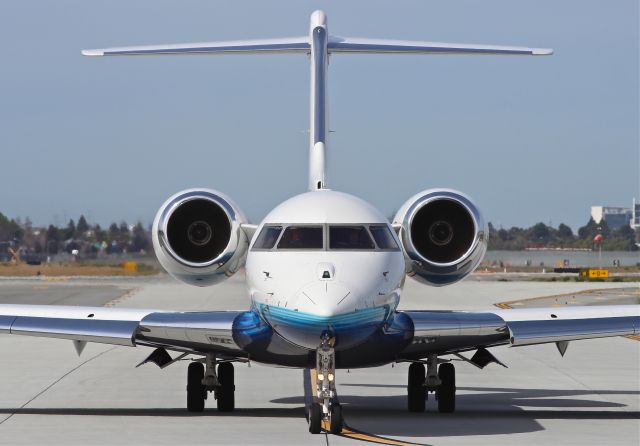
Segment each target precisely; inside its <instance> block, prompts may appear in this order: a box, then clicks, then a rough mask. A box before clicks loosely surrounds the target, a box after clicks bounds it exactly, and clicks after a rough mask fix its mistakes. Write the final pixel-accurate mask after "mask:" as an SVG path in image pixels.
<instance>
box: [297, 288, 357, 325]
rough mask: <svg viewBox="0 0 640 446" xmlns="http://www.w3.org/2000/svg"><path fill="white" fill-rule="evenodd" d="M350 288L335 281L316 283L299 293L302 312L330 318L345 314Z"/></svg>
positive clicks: (299, 306) (299, 304)
mask: <svg viewBox="0 0 640 446" xmlns="http://www.w3.org/2000/svg"><path fill="white" fill-rule="evenodd" d="M350 294H351V293H350V291H349V288H347V286H346V285H344V284H342V283H340V282H336V281H333V280H324V281H320V282H315V283H312V284H310V285H307V286H306V287H304V288H303V289H302V290H300V292H299V293H298V308H299V309H300V311H304V312H306V313H312V314H315V315H317V316H323V317H330V316H335V315H336V314H340V313H344V312H345V311H346V309H347V305H346V302H347V301H348V300H349V295H350Z"/></svg>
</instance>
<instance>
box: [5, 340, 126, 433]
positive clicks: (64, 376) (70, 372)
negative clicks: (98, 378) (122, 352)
mask: <svg viewBox="0 0 640 446" xmlns="http://www.w3.org/2000/svg"><path fill="white" fill-rule="evenodd" d="M116 348H117V346H113V347H111V348H110V349H108V350H104V351H102V352H100V353H98V354H96V355H93V356H92V357H91V358H89V359H87V360H86V361H84V362H81V363H80V364H78V365H77V366H75V367H74V368H72V369H71V370H69V371H67V372H66V373H65V374H63V375H62V376H61V377H59V378H58V379H56V380H55V381H53V382H52V383H51V384H49V385H48V386H47V387H45V388H44V389H42V390H41V391H40V392H38V393H36V394H35V395H34V396H33V397H31V399H30V400H29V401H27V402H26V403H24V404H23V405H22V406H20V407H19V408H17V409H16V410H15V411H14V412H12V413H10V414H9V415H8V416H7V417H5V418H4V419H3V420H0V426H1V425H2V424H3V423H4V422H5V421H7V420H9V419H10V418H11V417H13V416H14V415H16V414H17V413H19V412H20V411H21V410H22V409H24V408H25V407H27V405H28V404H30V403H31V402H33V401H35V400H36V399H37V398H38V397H40V396H41V395H42V394H44V393H45V392H46V391H47V390H49V389H50V388H52V387H53V386H55V385H56V384H58V383H59V382H60V381H62V380H63V379H64V378H66V377H67V376H69V375H71V374H72V373H73V372H75V371H76V370H78V369H79V368H80V367H82V366H83V365H85V364H87V363H88V362H90V361H93V360H94V359H97V358H99V357H100V356H102V355H105V354H107V353H109V352H111V351H113V350H115V349H116Z"/></svg>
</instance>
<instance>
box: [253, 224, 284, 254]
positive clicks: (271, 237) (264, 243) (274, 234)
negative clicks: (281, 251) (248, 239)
mask: <svg viewBox="0 0 640 446" xmlns="http://www.w3.org/2000/svg"><path fill="white" fill-rule="evenodd" d="M281 232H282V226H265V227H263V228H262V231H260V234H259V235H258V238H257V239H256V242H255V243H254V244H253V249H271V248H273V247H274V246H275V244H276V241H277V240H278V237H280V233H281Z"/></svg>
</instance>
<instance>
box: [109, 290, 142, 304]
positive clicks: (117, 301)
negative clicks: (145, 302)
mask: <svg viewBox="0 0 640 446" xmlns="http://www.w3.org/2000/svg"><path fill="white" fill-rule="evenodd" d="M141 289H142V288H141V287H135V288H130V289H128V290H127V291H125V293H124V294H123V295H122V296H120V297H116V298H115V299H112V300H110V301H109V302H107V303H105V304H104V305H103V307H115V306H116V305H118V304H120V303H122V302H123V301H125V300H127V299H130V298H132V297H133V296H135V295H136V294H137V293H138V292H139V291H140V290H141Z"/></svg>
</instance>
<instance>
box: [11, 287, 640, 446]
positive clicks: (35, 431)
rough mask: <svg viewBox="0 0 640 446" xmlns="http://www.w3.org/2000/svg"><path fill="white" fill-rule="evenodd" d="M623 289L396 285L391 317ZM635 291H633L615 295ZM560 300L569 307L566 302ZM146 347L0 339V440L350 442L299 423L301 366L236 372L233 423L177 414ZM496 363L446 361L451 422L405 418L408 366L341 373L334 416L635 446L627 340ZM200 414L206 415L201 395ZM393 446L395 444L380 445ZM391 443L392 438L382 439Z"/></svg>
mask: <svg viewBox="0 0 640 446" xmlns="http://www.w3.org/2000/svg"><path fill="white" fill-rule="evenodd" d="M621 285H622V284H607V283H604V284H603V283H598V284H588V283H558V282H495V281H485V280H480V281H478V280H474V279H470V280H467V281H464V282H462V283H460V284H456V285H453V286H450V287H446V288H428V287H422V286H420V285H418V284H417V283H415V282H413V281H408V282H407V287H406V290H405V294H404V296H403V300H402V303H401V309H473V310H477V309H490V308H495V307H493V305H494V304H495V303H498V302H504V301H513V300H519V299H525V298H531V297H536V296H545V295H558V294H564V293H574V292H578V291H582V290H586V289H596V288H616V287H621ZM629 285H631V286H632V288H635V289H637V285H638V284H626V286H625V288H627V289H628V288H629V287H630V286H629ZM0 302H3V303H20V302H23V303H30V304H32V303H43V304H66V305H73V304H83V305H110V306H114V305H115V306H121V307H140V308H156V309H176V310H203V309H212V310H215V309H238V310H241V309H246V308H247V307H248V298H247V296H246V292H245V289H244V283H243V278H242V276H241V275H238V276H236V277H234V278H232V279H230V280H229V281H227V282H226V283H224V284H222V285H219V286H216V287H211V288H193V287H189V286H186V285H181V284H178V283H176V282H175V281H173V280H171V279H169V278H168V277H165V276H160V277H157V278H146V279H126V280H125V279H123V280H121V279H112V278H108V279H94V280H89V279H76V280H69V281H55V282H52V281H47V280H46V279H44V278H42V279H39V280H30V279H21V280H11V279H3V280H1V281H0ZM567 305H569V303H567ZM149 352H150V351H149V350H148V349H146V348H143V347H141V348H127V347H112V346H104V345H95V344H94V345H91V344H90V345H88V346H87V348H86V349H85V351H84V353H83V354H82V356H81V357H78V356H77V355H76V353H75V350H74V348H73V346H72V344H71V342H69V341H62V340H54V339H40V338H30V337H19V336H9V335H0V358H1V360H0V361H1V368H0V444H110V445H119V444H156V445H175V444H194V445H195V444H308V445H312V444H322V445H326V444H357V443H358V442H360V441H359V440H356V439H353V438H347V437H339V436H332V435H324V434H321V435H311V434H309V433H308V432H307V424H306V421H305V417H304V391H303V383H302V381H303V380H302V371H300V370H292V369H279V368H272V367H264V366H260V365H258V364H255V363H253V364H251V367H248V366H247V365H241V364H238V365H236V388H237V390H236V407H237V410H236V411H235V412H233V413H232V414H219V413H218V412H217V410H216V409H214V408H211V409H209V408H208V409H206V410H205V412H204V413H203V414H200V415H193V414H190V413H188V412H187V411H186V409H185V399H186V393H185V384H186V362H185V363H178V364H174V365H172V366H170V367H168V368H166V369H164V370H160V369H158V368H157V367H155V366H154V365H151V364H147V365H145V366H142V367H139V368H134V366H135V364H137V363H139V362H140V361H141V360H142V359H144V358H145V357H146V356H147V355H148V353H149ZM492 352H493V353H494V354H495V355H496V356H497V357H498V358H499V359H500V360H502V361H503V362H504V363H506V364H507V365H508V366H509V368H508V369H504V368H502V367H500V366H497V365H496V364H491V365H489V366H487V368H485V369H484V370H478V369H476V368H475V367H473V366H471V365H469V364H466V363H456V369H457V385H458V400H457V409H456V412H455V413H454V414H439V413H438V412H437V410H436V408H435V401H433V399H430V400H429V401H428V404H427V408H428V409H427V412H426V413H424V414H410V413H408V412H407V411H406V399H405V393H406V391H405V384H406V373H407V370H406V369H407V366H406V365H405V364H398V365H395V367H392V366H391V365H388V366H384V367H378V368H373V369H359V370H350V371H346V370H341V371H339V372H338V374H337V383H338V392H339V395H340V399H341V402H342V403H343V405H344V415H345V421H346V423H347V424H348V426H349V427H350V428H351V429H352V430H357V431H361V432H363V433H364V434H363V435H364V437H359V438H360V439H364V440H367V439H368V440H372V441H382V442H384V441H385V439H389V440H394V441H400V442H403V441H404V442H410V443H414V444H415V443H418V444H430V445H468V444H469V445H470V444H496V443H502V444H519V445H539V444H579V445H602V444H607V445H638V444H640V378H639V375H638V374H639V370H640V342H637V341H633V340H629V339H624V338H611V339H599V340H591V341H579V342H572V343H571V344H570V345H569V349H568V351H567V354H566V356H565V357H564V358H561V357H560V355H559V354H558V352H557V350H556V348H555V346H554V345H542V346H534V347H527V348H507V347H500V348H494V349H492ZM208 405H209V406H211V407H214V406H215V403H214V402H213V401H212V400H210V401H209V402H208ZM388 444H394V443H388ZM395 444H399V443H395Z"/></svg>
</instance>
